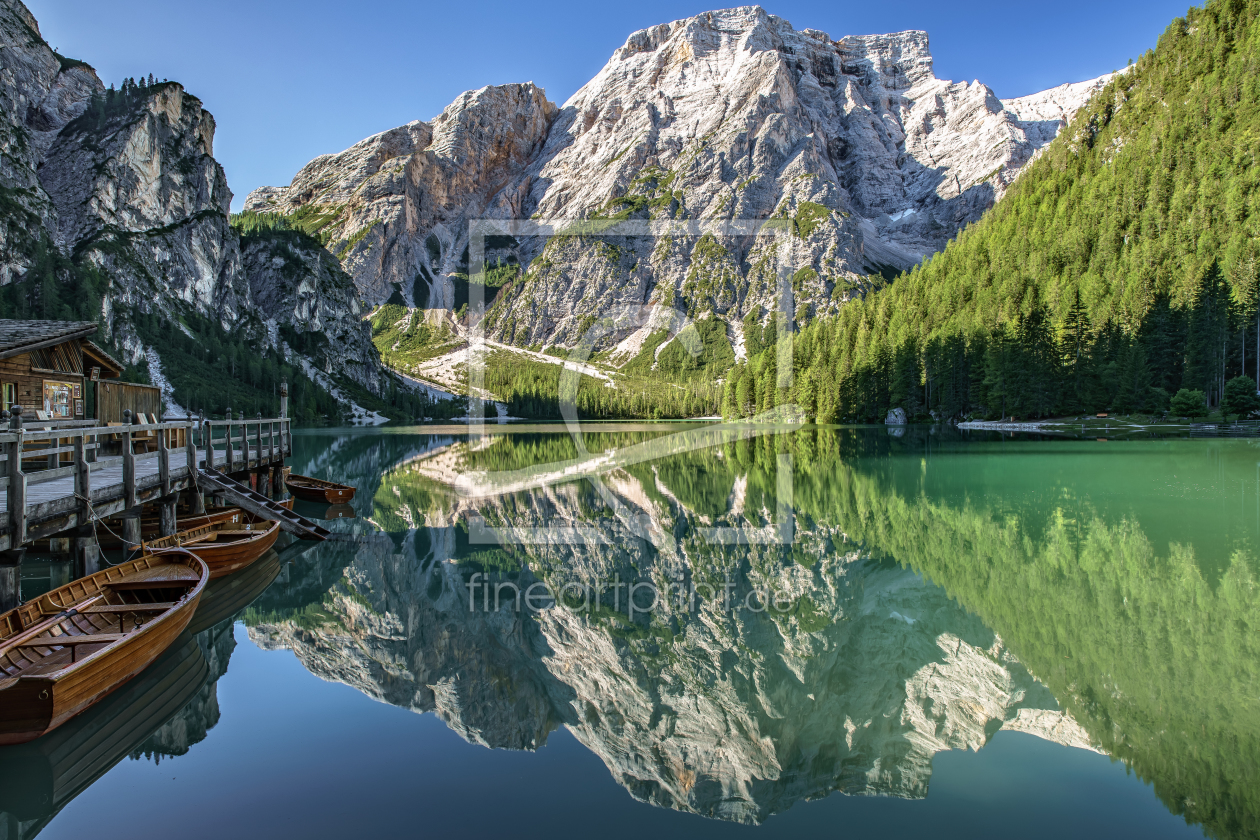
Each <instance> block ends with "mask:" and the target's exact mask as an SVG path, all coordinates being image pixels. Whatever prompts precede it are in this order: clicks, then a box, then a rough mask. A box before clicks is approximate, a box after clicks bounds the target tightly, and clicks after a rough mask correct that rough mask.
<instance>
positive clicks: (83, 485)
mask: <svg viewBox="0 0 1260 840" xmlns="http://www.w3.org/2000/svg"><path fill="white" fill-rule="evenodd" d="M86 443H87V435H82V434H81V435H76V436H75V438H74V465H75V471H74V495H75V497H76V498H77V499H78V501H79V524H80V525H86V524H87V523H89V522H91V521H92V505H91V503H90V502H91V499H92V467H91V466H90V465H89V464H88V460H87V447H86ZM53 588H54V589H55V588H56V587H53Z"/></svg>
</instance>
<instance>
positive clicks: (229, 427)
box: [223, 408, 234, 473]
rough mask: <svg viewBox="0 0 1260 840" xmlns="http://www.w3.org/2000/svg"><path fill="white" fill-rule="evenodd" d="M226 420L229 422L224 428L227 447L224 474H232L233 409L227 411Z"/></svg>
mask: <svg viewBox="0 0 1260 840" xmlns="http://www.w3.org/2000/svg"><path fill="white" fill-rule="evenodd" d="M224 419H225V420H227V425H226V426H224V427H223V431H224V436H223V440H224V444H225V446H226V451H225V452H224V453H223V463H224V465H225V466H224V468H223V472H225V473H230V472H231V471H232V461H233V460H234V459H233V457H232V409H230V408H229V409H228V410H227V415H226V417H225V418H224Z"/></svg>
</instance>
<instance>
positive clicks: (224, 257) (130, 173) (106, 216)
mask: <svg viewBox="0 0 1260 840" xmlns="http://www.w3.org/2000/svg"><path fill="white" fill-rule="evenodd" d="M213 144H214V118H213V117H212V116H211V115H210V113H209V112H207V111H206V110H204V109H203V108H202V106H201V102H200V100H198V99H197V98H196V97H195V96H192V95H190V94H188V93H186V92H185V91H184V89H183V87H181V86H180V85H178V84H175V83H173V82H169V83H164V84H159V85H154V86H152V87H150V88H148V89H147V91H146V92H144V93H143V94H141V95H139V96H138V97H137V101H136V103H135V105H134V106H132V107H130V108H127V109H126V110H124V111H123V112H122V113H120V114H118V115H116V116H110V117H107V118H104V119H101V120H99V121H97V120H94V119H92V117H91V116H90V115H89V116H86V117H84V118H82V119H80V120H78V121H76V122H74V123H71V124H70V125H68V126H66V128H64V129H63V130H62V131H61V132H60V134H59V135H58V136H57V138H56V139H55V140H54V141H53V143H52V144H51V147H50V149H49V152H48V155H47V157H46V159H45V160H44V161H43V163H42V165H41V167H40V180H41V182H42V183H43V185H44V189H45V190H46V191H47V192H48V194H49V196H50V197H51V198H52V201H53V204H54V206H55V207H56V208H57V213H58V223H57V227H56V229H55V241H56V242H57V244H58V245H59V246H60V247H62V248H63V249H66V250H70V249H73V248H78V249H79V250H80V251H86V252H87V253H88V255H89V256H88V259H90V260H91V261H92V262H94V263H96V264H97V265H99V266H100V267H102V268H103V269H104V270H105V271H106V272H107V273H108V274H109V276H110V277H111V278H112V280H113V283H112V284H111V285H112V288H111V292H112V294H111V296H110V297H111V303H112V305H113V306H114V307H127V308H135V309H139V310H141V311H145V312H148V311H153V310H154V309H157V310H158V311H161V310H163V309H171V308H174V307H178V306H179V305H180V304H184V305H187V306H189V307H190V308H192V309H193V310H195V311H197V312H199V313H200V314H203V315H208V316H211V317H212V318H214V319H215V320H218V321H219V322H221V323H223V324H224V326H229V325H234V324H235V323H237V322H238V321H240V320H241V319H242V318H244V317H246V316H247V315H248V314H249V311H250V296H249V284H248V280H247V278H246V277H245V274H244V272H243V271H242V270H241V258H240V251H239V248H238V247H237V242H236V235H235V233H234V232H233V231H232V229H231V226H230V225H229V223H228V214H229V211H230V207H231V202H232V193H231V191H230V190H229V189H228V185H227V177H226V176H225V175H224V173H223V168H222V167H221V166H220V165H219V163H218V161H216V160H215V159H214V147H213Z"/></svg>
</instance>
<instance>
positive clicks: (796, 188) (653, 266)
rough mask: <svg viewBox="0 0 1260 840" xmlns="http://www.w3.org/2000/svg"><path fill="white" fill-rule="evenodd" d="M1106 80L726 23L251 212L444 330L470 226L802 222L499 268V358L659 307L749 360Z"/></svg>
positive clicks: (530, 95) (895, 263)
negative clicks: (319, 244) (306, 232)
mask: <svg viewBox="0 0 1260 840" xmlns="http://www.w3.org/2000/svg"><path fill="white" fill-rule="evenodd" d="M1108 78H1109V77H1107V76H1104V77H1100V78H1099V79H1096V80H1093V81H1090V82H1083V83H1079V84H1073V85H1063V86H1060V87H1058V88H1054V89H1052V90H1050V91H1045V92H1043V93H1041V94H1036V95H1033V96H1029V97H1022V98H1019V99H1012V100H1005V101H1003V100H999V99H998V98H997V97H996V96H995V95H994V93H993V91H992V90H991V89H989V88H988V87H987V86H985V85H983V84H981V83H979V82H970V83H968V82H950V81H944V80H940V79H937V78H936V77H935V75H934V73H933V69H932V57H931V53H930V51H929V49H928V36H927V34H926V33H924V32H921V31H908V32H900V33H894V34H889V35H871V36H848V37H844V38H841V39H839V40H833V39H832V38H831V37H830V36H828V35H827V34H825V33H822V32H818V31H816V30H808V29H807V30H803V31H798V30H796V29H794V28H793V27H792V26H791V25H790V24H789V23H788V22H787V21H785V20H783V19H782V18H779V17H776V16H774V15H771V14H769V13H767V12H766V11H765V10H764V9H761V8H760V7H742V8H737V9H727V10H723V11H714V12H709V13H706V14H702V15H698V16H695V17H692V18H687V19H684V20H679V21H674V22H672V23H668V24H662V25H660V26H655V27H651V28H649V29H645V30H642V31H640V32H636V33H634V34H632V35H631V36H630V37H629V38H628V39H627V40H626V43H625V44H624V45H623V46H622V47H621V48H620V49H618V50H617V51H616V52H615V53H614V54H613V56H612V58H611V59H610V60H609V62H608V63H607V64H606V65H605V66H604V68H603V69H602V70H601V71H600V72H599V73H598V74H597V75H596V76H595V78H593V79H592V80H591V81H590V82H588V83H587V84H586V85H585V86H583V87H582V89H581V90H579V91H578V92H577V93H575V94H574V95H573V96H572V97H571V98H570V99H569V101H568V102H566V103H564V104H563V105H562V106H560V107H559V108H556V107H555V106H553V105H551V104H550V103H549V102H547V101H546V99H545V97H544V96H543V94H542V91H540V90H539V89H537V88H536V87H534V86H532V85H524V86H522V85H506V86H501V87H497V88H483V89H481V90H478V91H472V92H470V93H466V94H464V95H463V96H461V97H460V98H459V99H458V100H456V102H454V103H452V104H451V106H449V107H448V108H447V109H446V110H445V111H444V112H443V113H442V115H441V116H440V117H438V118H437V119H436V120H434V121H433V123H432V124H431V125H430V124H426V123H417V122H413V123H409V124H408V125H406V126H402V127H400V128H397V129H393V130H391V131H388V132H384V133H382V134H379V135H376V136H374V137H371V138H368V139H367V140H364V141H362V142H361V143H359V144H356V145H355V146H353V147H351V148H350V149H348V150H346V151H345V152H342V153H340V154H338V155H325V156H322V157H320V158H317V159H316V160H314V161H312V162H311V163H310V164H308V165H307V166H306V167H304V168H303V169H302V171H301V172H299V173H298V174H297V176H296V177H295V178H294V179H293V181H292V183H291V184H290V185H289V186H288V187H264V188H260V189H258V190H255V191H254V192H253V193H251V194H250V196H249V197H248V198H247V200H246V206H247V207H249V208H251V209H256V210H274V211H277V212H283V213H291V212H294V211H296V210H298V209H299V208H302V207H308V206H312V205H313V206H314V207H317V208H319V210H320V212H324V213H328V214H330V215H334V216H335V220H334V221H332V222H330V223H329V227H328V228H327V230H328V232H329V233H330V234H331V236H332V239H333V241H332V243H331V245H330V247H331V248H332V250H333V251H334V252H335V253H338V255H339V256H340V257H341V260H342V264H343V266H344V267H345V268H346V270H347V271H348V272H349V274H350V275H351V276H352V277H353V278H354V281H355V284H356V287H357V288H358V291H359V293H360V294H361V295H362V297H363V299H364V300H365V301H366V302H367V303H368V304H369V305H374V304H380V303H383V302H385V301H386V300H388V299H391V298H393V299H395V300H398V299H402V300H403V302H405V303H406V304H407V305H409V306H414V307H419V308H428V309H450V308H453V304H452V301H453V288H454V284H455V282H456V279H457V278H458V277H459V276H462V275H465V274H467V272H468V268H467V265H466V264H465V261H466V259H467V247H468V240H467V228H468V222H469V221H470V220H472V219H476V218H481V217H489V218H501V219H510V218H518V219H520V218H529V217H535V218H541V219H585V218H591V217H600V216H604V217H615V216H617V215H618V214H619V213H620V214H622V215H627V214H628V215H629V216H630V217H631V218H642V219H652V220H657V221H660V220H667V219H676V220H698V221H720V220H725V219H756V220H768V219H771V218H782V219H784V223H783V226H784V230H785V235H783V236H780V237H777V238H776V240H775V241H774V242H770V241H769V240H764V241H763V240H760V239H757V240H753V239H752V238H749V237H742V238H741V237H738V236H728V237H719V238H718V240H717V241H716V243H713V244H716V245H717V249H716V250H715V249H714V248H713V247H712V244H711V245H710V246H708V247H707V248H706V251H705V253H706V254H709V255H712V254H715V253H716V254H718V255H719V259H717V261H716V262H714V261H713V260H708V261H706V260H702V259H701V258H700V257H699V256H698V252H697V251H696V248H697V247H698V243H697V242H696V240H695V237H691V238H690V239H687V238H683V239H679V240H673V239H670V238H669V237H639V238H637V239H635V240H633V241H632V240H626V239H623V238H618V239H617V240H616V241H614V242H612V243H611V244H613V245H614V246H615V248H616V253H617V255H618V256H617V258H616V259H610V258H609V256H608V254H609V253H611V252H610V251H609V250H608V249H607V248H606V247H604V248H601V246H600V244H599V243H596V242H589V241H581V242H579V241H564V242H555V241H553V242H550V243H548V242H547V241H545V240H543V239H542V238H539V237H535V238H533V239H530V240H528V241H519V242H518V241H515V240H512V241H508V242H501V243H491V249H490V252H489V254H488V256H489V257H490V259H491V260H492V261H495V260H499V259H504V260H506V261H508V262H509V263H511V262H512V261H516V262H518V263H519V264H520V265H528V266H529V269H528V271H527V272H526V275H525V282H524V283H521V284H517V285H516V286H515V287H513V289H512V291H511V292H510V293H509V294H507V295H505V296H503V297H502V299H500V300H498V301H496V303H495V306H494V308H493V309H492V311H491V315H490V318H489V319H488V320H487V329H488V331H489V332H490V334H491V335H492V337H493V338H495V339H496V340H500V341H504V342H508V343H512V344H516V345H518V346H519V345H531V344H559V345H562V346H572V345H573V343H574V342H576V341H577V339H578V337H579V335H580V333H581V331H582V327H583V325H584V324H586V323H588V320H589V319H590V318H591V317H593V316H594V317H598V316H600V315H609V314H617V313H619V312H629V311H632V310H634V309H635V308H636V307H640V306H642V305H643V304H648V305H649V307H660V308H669V309H671V310H678V311H680V312H681V313H682V314H684V315H685V316H687V317H689V318H696V317H702V316H704V315H706V314H713V315H716V316H718V317H720V318H722V319H724V320H725V321H726V322H727V323H728V334H729V335H730V336H731V339H732V343H733V344H734V345H735V346H737V347H739V346H742V334H741V333H742V319H743V318H744V317H745V316H746V315H748V314H749V313H752V314H753V315H754V316H756V317H759V318H762V319H764V317H765V315H766V313H767V312H769V311H770V310H772V309H774V308H775V305H776V303H777V294H778V280H777V278H778V277H779V276H781V275H784V274H787V275H789V276H791V277H792V278H793V287H794V289H793V293H794V303H795V309H796V311H797V312H798V313H799V314H802V315H805V316H806V317H808V316H812V315H817V314H820V313H828V312H834V311H835V310H836V309H837V308H838V307H839V306H841V305H843V303H844V302H845V301H846V300H848V299H850V298H851V297H853V296H855V295H860V294H863V293H864V292H865V290H866V289H868V288H869V287H870V282H869V281H868V280H867V277H868V276H869V275H872V274H881V273H882V274H891V273H893V272H896V271H900V270H904V269H906V268H909V267H910V266H913V265H914V264H915V263H916V262H918V261H919V260H921V259H923V258H924V257H926V256H928V255H930V254H932V253H934V252H936V251H938V250H940V249H941V248H943V247H944V245H945V243H946V242H947V241H948V240H949V239H950V238H952V237H953V236H954V235H955V234H956V233H957V231H958V230H959V229H960V228H961V227H962V226H963V225H965V224H968V223H970V222H973V221H975V220H976V219H978V218H979V217H980V215H981V214H982V213H983V212H984V211H985V210H986V209H988V208H989V207H990V206H992V204H993V202H995V201H997V200H998V199H1000V198H1001V196H1002V195H1003V194H1004V192H1005V190H1006V188H1007V187H1008V186H1009V185H1010V183H1011V182H1012V181H1013V180H1014V178H1015V177H1016V176H1017V175H1018V173H1019V171H1020V169H1021V168H1022V167H1023V166H1024V165H1026V164H1027V162H1028V161H1029V160H1031V159H1032V158H1033V156H1034V155H1035V154H1036V153H1037V151H1038V150H1040V149H1041V148H1043V147H1044V146H1045V145H1046V144H1047V143H1049V142H1050V141H1051V140H1052V139H1053V138H1054V137H1055V136H1056V135H1057V133H1058V131H1059V130H1060V129H1061V128H1062V127H1063V125H1065V124H1066V122H1067V121H1068V120H1070V119H1071V117H1072V115H1073V114H1074V113H1075V110H1076V109H1077V108H1079V107H1080V106H1081V105H1082V104H1084V102H1085V101H1086V100H1087V99H1088V97H1089V96H1090V95H1091V94H1092V93H1093V92H1095V91H1096V90H1098V89H1100V88H1101V87H1102V86H1104V85H1105V84H1106V82H1107V80H1108ZM503 125H512V126H513V131H512V132H510V138H509V136H508V133H506V132H504V131H503V129H502V126H503ZM504 239H510V238H508V237H504ZM342 249H344V252H343V250H342ZM539 256H545V259H541V260H539V259H537V258H538V257H539ZM395 295H397V297H395ZM653 320H657V321H659V320H660V318H659V317H655V316H652V317H641V316H639V317H636V318H626V319H623V321H622V325H621V327H620V328H619V330H618V331H616V332H615V333H614V334H613V335H610V336H609V337H607V339H606V340H605V344H604V345H603V346H611V345H614V344H617V343H618V342H623V341H627V340H629V343H630V345H635V346H637V345H640V344H642V338H643V337H644V336H645V335H646V332H647V331H648V330H650V329H651V327H649V326H648V325H647V324H646V322H647V321H653ZM632 334H634V335H637V338H636V337H632Z"/></svg>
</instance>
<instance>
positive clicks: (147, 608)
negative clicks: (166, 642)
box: [80, 601, 178, 613]
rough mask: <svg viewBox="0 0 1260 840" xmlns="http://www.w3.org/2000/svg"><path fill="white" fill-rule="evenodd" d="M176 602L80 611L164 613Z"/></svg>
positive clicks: (114, 605)
mask: <svg viewBox="0 0 1260 840" xmlns="http://www.w3.org/2000/svg"><path fill="white" fill-rule="evenodd" d="M177 603H178V602H176V601H170V602H168V603H165V604H108V605H106V606H103V607H88V608H87V609H86V610H80V612H85V613H128V612H165V611H166V610H169V609H171V608H172V607H174V606H177Z"/></svg>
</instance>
